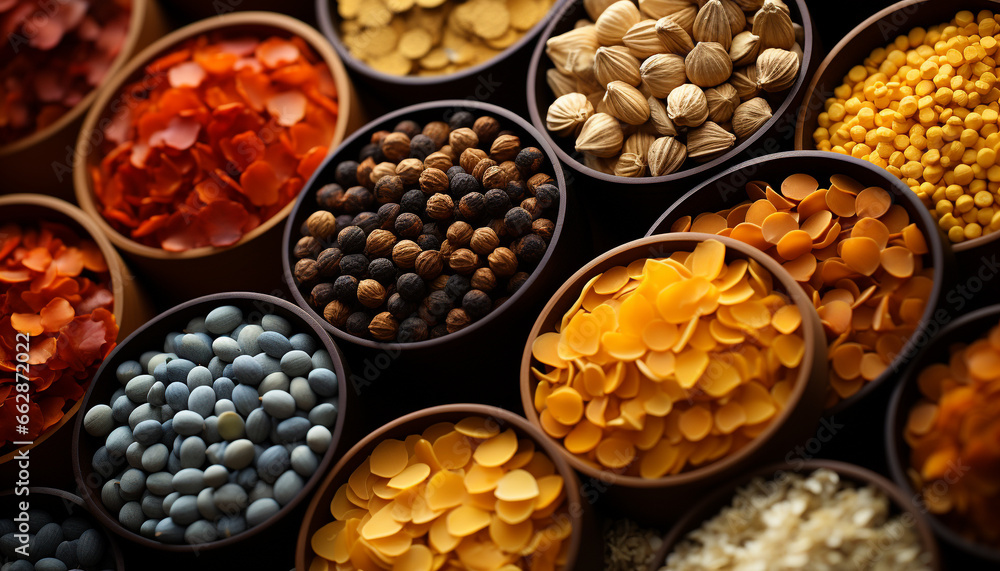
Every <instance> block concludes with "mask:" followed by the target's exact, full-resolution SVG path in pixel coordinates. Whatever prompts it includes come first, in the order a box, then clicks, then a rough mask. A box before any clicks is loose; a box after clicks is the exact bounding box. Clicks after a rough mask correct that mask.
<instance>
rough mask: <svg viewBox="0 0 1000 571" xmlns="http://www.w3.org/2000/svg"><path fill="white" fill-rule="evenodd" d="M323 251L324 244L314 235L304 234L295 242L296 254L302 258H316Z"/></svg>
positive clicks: (298, 257)
mask: <svg viewBox="0 0 1000 571" xmlns="http://www.w3.org/2000/svg"><path fill="white" fill-rule="evenodd" d="M321 251H323V244H322V243H321V242H320V241H319V240H317V239H316V238H313V237H312V236H303V237H301V238H299V241H298V242H296V243H295V251H294V254H295V257H296V258H297V259H300V260H301V259H302V258H315V257H316V256H317V255H319V253H320V252H321Z"/></svg>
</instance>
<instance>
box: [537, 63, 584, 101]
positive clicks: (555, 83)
mask: <svg viewBox="0 0 1000 571" xmlns="http://www.w3.org/2000/svg"><path fill="white" fill-rule="evenodd" d="M545 81H546V83H548V84H549V89H551V90H552V93H553V94H554V95H555V96H556V97H562V96H563V95H566V94H569V93H573V92H575V91H576V90H577V89H576V78H574V77H573V76H572V75H569V74H568V73H563V72H562V71H559V69H558V68H552V69H549V70H548V71H546V72H545Z"/></svg>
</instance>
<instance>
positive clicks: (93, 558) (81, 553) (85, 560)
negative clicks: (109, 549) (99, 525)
mask: <svg viewBox="0 0 1000 571" xmlns="http://www.w3.org/2000/svg"><path fill="white" fill-rule="evenodd" d="M106 545H107V544H106V543H105V540H104V536H103V535H101V532H99V531H97V530H96V529H88V530H87V531H85V532H83V533H82V534H81V535H80V539H79V540H77V544H76V558H77V560H78V561H79V562H80V565H81V566H83V567H91V566H94V565H97V564H98V563H100V561H101V558H102V557H104V550H105V548H106Z"/></svg>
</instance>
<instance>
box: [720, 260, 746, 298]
mask: <svg viewBox="0 0 1000 571" xmlns="http://www.w3.org/2000/svg"><path fill="white" fill-rule="evenodd" d="M725 271H726V273H725V274H724V275H722V276H719V277H718V278H716V279H715V281H714V282H712V283H713V284H714V285H715V287H716V288H717V289H718V290H719V291H720V292H724V291H726V290H727V289H729V288H731V287H733V286H735V285H736V284H738V283H739V282H740V280H741V279H743V276H745V275H747V261H746V260H743V259H739V260H733V263H731V264H729V266H728V267H726V270H725Z"/></svg>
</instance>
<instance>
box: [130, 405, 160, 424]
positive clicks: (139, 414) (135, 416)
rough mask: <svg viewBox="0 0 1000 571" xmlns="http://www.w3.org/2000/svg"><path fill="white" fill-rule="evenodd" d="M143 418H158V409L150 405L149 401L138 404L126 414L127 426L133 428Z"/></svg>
mask: <svg viewBox="0 0 1000 571" xmlns="http://www.w3.org/2000/svg"><path fill="white" fill-rule="evenodd" d="M144 420H160V411H159V410H158V409H155V408H153V407H152V406H150V405H149V403H143V404H140V405H139V406H137V407H135V410H133V411H132V413H131V414H129V415H128V425H129V428H131V429H132V430H135V427H136V426H138V425H139V423H140V422H142V421H144Z"/></svg>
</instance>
